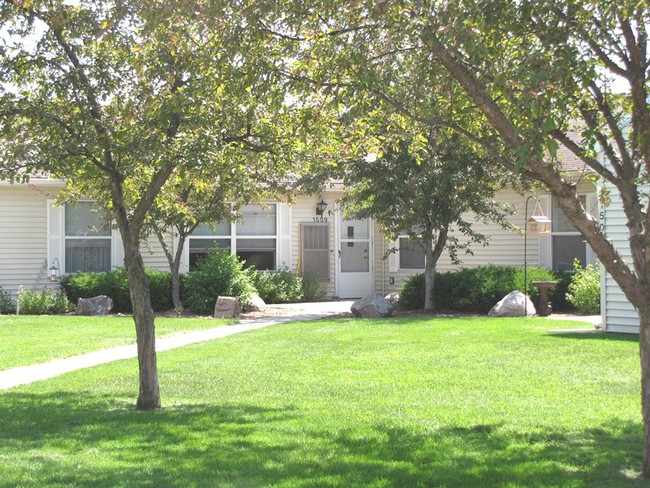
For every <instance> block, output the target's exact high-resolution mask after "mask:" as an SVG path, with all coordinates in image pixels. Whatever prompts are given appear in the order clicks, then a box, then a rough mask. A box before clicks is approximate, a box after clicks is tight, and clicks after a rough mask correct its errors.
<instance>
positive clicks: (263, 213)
mask: <svg viewBox="0 0 650 488" xmlns="http://www.w3.org/2000/svg"><path fill="white" fill-rule="evenodd" d="M240 212H241V215H242V220H241V222H236V223H233V224H231V223H229V222H219V223H216V224H201V225H199V226H198V227H197V228H196V230H195V231H194V232H193V233H192V236H191V237H190V243H189V248H190V250H189V251H190V269H192V268H194V267H195V265H196V262H197V260H199V259H200V258H202V257H204V256H205V255H206V254H207V253H208V252H209V251H210V250H212V249H215V248H218V249H229V250H231V251H233V252H235V253H236V254H237V256H239V257H240V259H242V260H243V261H245V263H246V267H254V268H256V269H276V254H277V252H276V251H277V218H276V205H275V204H272V205H265V206H264V207H262V206H261V205H246V206H244V207H242V209H241V210H240Z"/></svg>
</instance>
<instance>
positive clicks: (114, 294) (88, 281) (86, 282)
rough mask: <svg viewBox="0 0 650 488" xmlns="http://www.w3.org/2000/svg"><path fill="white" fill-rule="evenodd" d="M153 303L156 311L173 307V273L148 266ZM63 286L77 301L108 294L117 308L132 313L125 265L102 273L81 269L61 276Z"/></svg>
mask: <svg viewBox="0 0 650 488" xmlns="http://www.w3.org/2000/svg"><path fill="white" fill-rule="evenodd" d="M145 273H146V274H147V280H148V282H149V292H150V293H151V304H152V306H153V309H154V311H156V312H161V311H165V310H170V309H172V308H173V305H172V301H171V273H169V272H168V271H156V270H152V269H147V270H146V271H145ZM61 287H62V288H63V289H64V290H65V292H66V294H67V296H68V297H69V298H70V301H71V302H73V303H77V300H78V299H79V298H90V297H95V296H98V295H106V296H108V297H110V298H111V299H112V300H113V312H116V313H131V312H132V311H133V308H132V306H131V295H130V293H129V280H128V278H127V275H126V270H124V268H118V269H116V270H114V271H104V272H101V273H79V274H74V275H67V276H64V277H62V278H61Z"/></svg>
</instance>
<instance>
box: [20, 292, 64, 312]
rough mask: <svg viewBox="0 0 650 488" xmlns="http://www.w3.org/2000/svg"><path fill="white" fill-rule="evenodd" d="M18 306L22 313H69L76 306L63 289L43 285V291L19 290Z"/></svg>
mask: <svg viewBox="0 0 650 488" xmlns="http://www.w3.org/2000/svg"><path fill="white" fill-rule="evenodd" d="M17 308H18V310H19V311H20V313H21V314H22V315H46V314H58V313H67V312H69V311H71V310H72V309H73V308H74V306H73V305H72V303H70V302H69V301H68V298H67V297H66V295H65V292H64V291H63V290H51V289H49V288H46V287H43V289H42V290H41V291H36V290H26V289H24V288H22V287H21V288H20V290H18V299H17Z"/></svg>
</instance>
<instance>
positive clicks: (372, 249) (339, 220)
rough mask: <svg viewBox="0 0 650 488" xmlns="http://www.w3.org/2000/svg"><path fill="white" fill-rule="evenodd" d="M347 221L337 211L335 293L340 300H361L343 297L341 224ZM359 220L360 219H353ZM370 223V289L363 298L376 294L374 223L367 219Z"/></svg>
mask: <svg viewBox="0 0 650 488" xmlns="http://www.w3.org/2000/svg"><path fill="white" fill-rule="evenodd" d="M343 220H345V219H344V218H343V215H342V213H341V211H340V210H338V209H337V210H336V212H335V218H334V240H335V254H334V255H335V260H336V266H335V277H336V283H335V292H336V296H338V297H340V298H359V297H356V296H355V297H352V296H341V247H342V246H341V240H342V239H343V236H342V235H341V223H342V221H343ZM353 220H358V219H353ZM365 220H367V221H368V239H367V241H368V283H367V285H368V288H367V292H366V293H363V294H362V295H361V297H363V296H364V295H365V294H367V293H374V291H375V260H374V255H375V239H374V222H373V220H372V219H371V218H367V219H365ZM359 241H362V242H365V241H366V239H359Z"/></svg>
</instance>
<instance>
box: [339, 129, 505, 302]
mask: <svg viewBox="0 0 650 488" xmlns="http://www.w3.org/2000/svg"><path fill="white" fill-rule="evenodd" d="M412 145H413V144H409V143H408V142H407V141H402V142H401V143H399V144H398V145H397V146H396V147H394V148H393V147H389V148H388V149H387V150H386V152H385V153H384V154H381V155H380V157H378V158H376V159H375V158H367V159H363V160H356V161H353V162H349V163H347V164H345V165H342V168H341V171H342V172H343V174H344V179H343V181H344V187H345V196H344V197H343V199H342V206H343V208H344V210H345V211H346V212H348V213H350V214H351V215H353V216H354V217H356V218H368V217H372V218H373V219H374V220H375V221H376V222H377V223H378V224H379V225H380V227H381V229H382V231H383V233H384V235H385V236H386V238H388V239H389V240H391V241H395V240H396V239H398V237H399V236H400V235H408V237H409V241H410V243H411V245H415V246H418V247H420V248H421V249H422V250H423V253H424V256H425V283H426V288H425V302H424V304H423V306H424V309H425V310H433V309H434V303H433V288H434V278H435V270H436V264H437V262H438V258H439V257H440V256H441V255H442V253H443V252H444V251H445V250H446V251H447V252H448V253H449V256H450V258H451V261H452V262H453V263H456V264H458V263H459V262H460V257H459V252H460V251H465V252H466V253H471V252H472V249H471V248H472V245H473V244H481V245H486V244H487V243H488V240H489V236H487V235H484V234H482V233H480V232H477V231H476V230H474V228H473V224H474V223H476V222H485V223H488V222H497V223H499V224H501V225H503V226H504V227H508V226H509V224H508V221H507V219H506V215H507V214H508V213H509V211H510V210H511V209H510V208H509V207H507V206H506V205H504V204H499V203H497V202H496V201H495V200H494V196H495V194H496V192H497V191H498V190H500V189H501V188H503V185H504V184H505V183H506V181H510V182H511V183H512V182H513V178H509V177H508V176H507V175H506V174H505V172H504V171H503V170H500V168H499V167H498V166H496V165H494V164H490V163H489V161H488V160H487V159H486V158H485V156H483V155H481V154H480V153H479V152H477V150H476V149H474V148H472V147H469V146H468V145H466V144H463V143H462V141H461V138H460V136H458V135H457V134H453V133H449V131H436V132H432V133H430V134H429V136H428V137H427V138H426V139H425V140H424V141H423V142H422V144H420V145H421V149H420V150H419V152H418V153H417V154H413V153H412V152H411V151H412V150H411V149H409V147H410V146H412ZM391 251H392V252H395V251H396V249H392V250H391Z"/></svg>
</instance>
